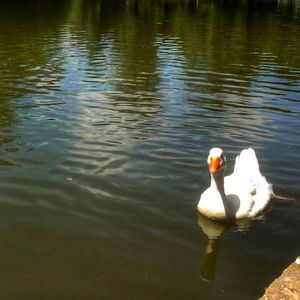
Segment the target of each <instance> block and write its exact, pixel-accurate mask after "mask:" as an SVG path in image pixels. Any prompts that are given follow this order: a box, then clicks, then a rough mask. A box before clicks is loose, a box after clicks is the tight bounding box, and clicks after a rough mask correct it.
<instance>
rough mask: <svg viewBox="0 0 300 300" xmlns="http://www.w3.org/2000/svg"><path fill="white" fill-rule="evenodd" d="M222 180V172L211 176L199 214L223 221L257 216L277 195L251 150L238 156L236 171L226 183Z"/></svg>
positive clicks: (201, 199)
mask: <svg viewBox="0 0 300 300" xmlns="http://www.w3.org/2000/svg"><path fill="white" fill-rule="evenodd" d="M223 178H224V173H223V172H220V174H217V175H212V176H211V186H210V187H209V188H208V189H207V190H206V191H204V192H203V193H202V195H201V197H200V200H199V203H198V206H197V208H198V211H199V212H200V213H202V214H204V215H206V216H207V217H210V218H213V219H222V220H226V219H242V218H251V217H255V216H257V215H259V214H260V213H262V212H263V211H264V210H265V209H266V207H267V206H268V204H269V202H270V199H271V197H272V196H273V195H274V193H273V190H272V185H271V184H269V183H268V182H267V180H266V179H265V177H264V176H262V175H261V173H260V171H259V164H258V161H257V158H256V155H255V151H254V150H253V149H251V148H249V149H246V150H243V151H242V152H241V153H240V155H238V156H237V157H236V161H235V167H234V171H233V173H232V174H231V175H230V176H226V177H225V178H224V184H223ZM222 186H223V189H224V192H225V193H223V194H222ZM220 187H221V188H220ZM220 191H221V192H220Z"/></svg>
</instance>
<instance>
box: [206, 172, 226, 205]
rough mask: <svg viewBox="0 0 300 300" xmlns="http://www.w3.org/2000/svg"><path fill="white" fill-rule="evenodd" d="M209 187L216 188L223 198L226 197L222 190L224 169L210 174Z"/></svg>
mask: <svg viewBox="0 0 300 300" xmlns="http://www.w3.org/2000/svg"><path fill="white" fill-rule="evenodd" d="M210 176H211V187H212V188H215V189H216V190H218V192H219V193H220V195H221V197H222V199H223V200H225V199H226V195H225V190H224V171H221V172H217V173H214V174H211V175H210Z"/></svg>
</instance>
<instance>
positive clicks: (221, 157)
mask: <svg viewBox="0 0 300 300" xmlns="http://www.w3.org/2000/svg"><path fill="white" fill-rule="evenodd" d="M222 162H226V157H225V155H224V153H222V154H221V156H220V163H221V164H222Z"/></svg>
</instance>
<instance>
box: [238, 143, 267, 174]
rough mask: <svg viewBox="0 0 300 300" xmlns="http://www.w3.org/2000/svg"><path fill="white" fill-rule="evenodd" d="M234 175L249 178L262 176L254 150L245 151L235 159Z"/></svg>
mask: <svg viewBox="0 0 300 300" xmlns="http://www.w3.org/2000/svg"><path fill="white" fill-rule="evenodd" d="M234 173H236V174H240V175H243V176H245V175H246V174H247V175H248V176H249V177H252V178H253V177H257V176H261V174H260V171H259V165H258V161H257V158H256V155H255V151H254V150H253V149H252V148H249V149H245V150H243V151H242V152H241V153H240V155H238V156H237V157H236V159H235V166H234Z"/></svg>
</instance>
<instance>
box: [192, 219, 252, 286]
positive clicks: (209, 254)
mask: <svg viewBox="0 0 300 300" xmlns="http://www.w3.org/2000/svg"><path fill="white" fill-rule="evenodd" d="M249 224H250V220H240V221H238V222H237V223H235V224H230V223H221V222H218V221H215V220H212V219H209V218H207V217H205V216H203V215H201V214H198V225H199V226H200V227H201V229H202V231H203V233H204V234H205V235H206V236H207V238H208V240H207V246H206V251H205V254H204V256H203V259H202V261H201V264H200V277H201V279H202V280H204V281H208V282H210V281H213V280H214V279H215V272H216V265H217V260H218V255H219V252H220V237H221V235H222V234H223V233H224V232H225V231H227V230H229V229H230V228H232V227H235V229H237V230H239V231H243V230H246V229H247V228H248V227H249Z"/></svg>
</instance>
